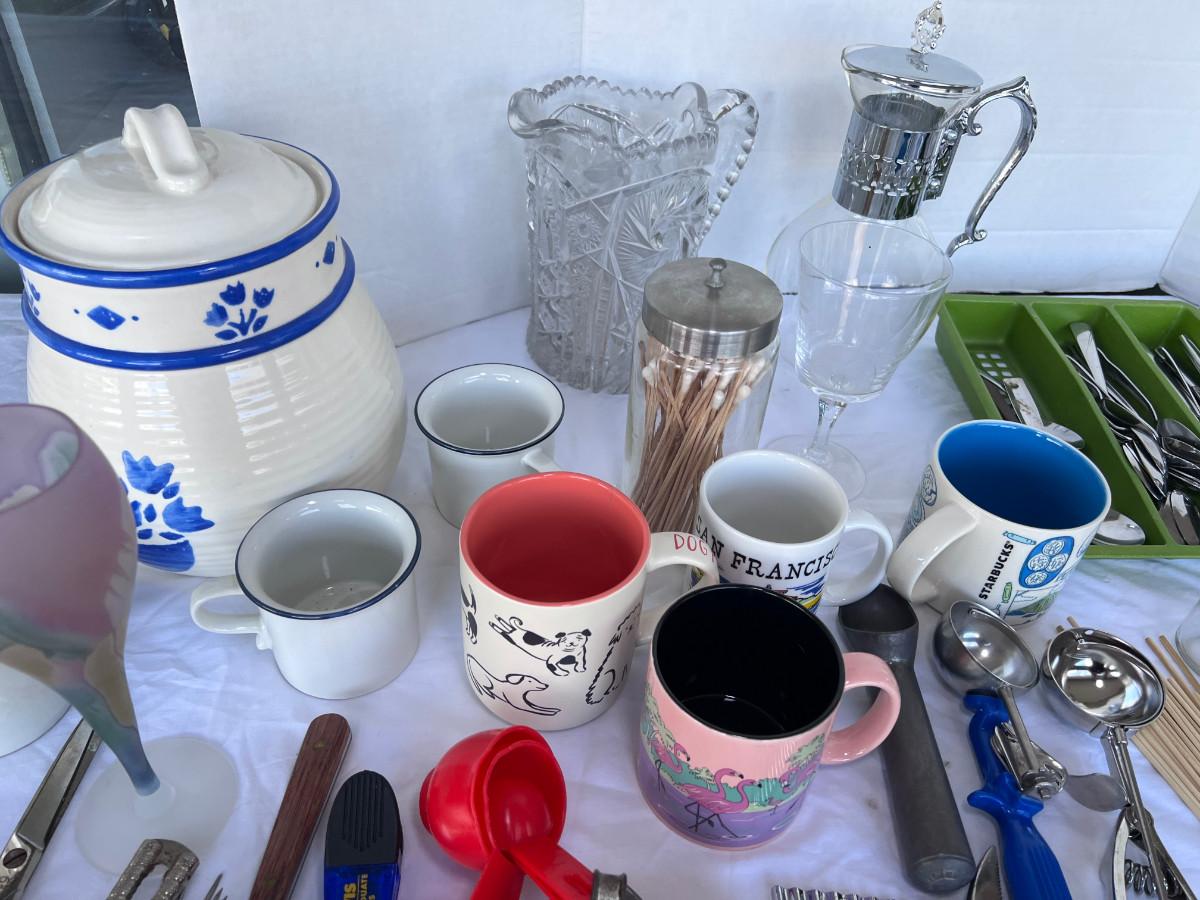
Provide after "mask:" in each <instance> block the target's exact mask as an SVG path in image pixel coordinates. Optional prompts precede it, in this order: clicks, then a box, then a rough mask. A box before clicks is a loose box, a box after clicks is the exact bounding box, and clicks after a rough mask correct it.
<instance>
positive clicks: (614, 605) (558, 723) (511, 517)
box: [459, 472, 717, 731]
mask: <svg viewBox="0 0 1200 900" xmlns="http://www.w3.org/2000/svg"><path fill="white" fill-rule="evenodd" d="M459 560H460V569H459V575H460V578H461V596H462V622H463V664H464V667H465V669H466V674H467V681H468V683H469V684H470V686H471V689H472V690H473V691H474V692H475V695H476V696H477V697H478V698H479V702H480V703H482V704H483V705H484V706H486V707H487V708H488V709H489V710H491V711H492V712H493V713H495V714H496V715H498V716H499V717H500V718H502V719H504V720H505V721H507V722H511V723H512V724H514V725H528V726H530V727H532V728H537V729H540V730H542V731H558V730H561V729H564V728H573V727H575V726H576V725H582V724H583V723H584V722H587V721H589V720H591V719H594V718H595V717H596V716H598V715H600V714H601V713H602V712H604V710H606V709H607V708H608V707H609V706H611V705H612V703H613V701H614V700H615V699H616V697H617V694H618V692H619V691H620V689H621V686H622V685H623V684H624V682H625V679H626V676H627V675H628V674H629V665H630V662H631V660H632V657H633V651H634V648H635V647H636V646H637V645H638V644H639V643H647V642H649V640H650V638H651V636H652V635H653V633H654V626H655V625H656V624H657V622H658V619H659V618H660V617H661V615H662V613H663V612H664V611H665V609H666V604H662V605H659V606H657V607H656V608H654V609H646V610H645V611H644V612H643V610H642V600H643V597H644V594H645V590H646V575H647V573H649V572H652V571H654V570H655V569H660V568H663V567H664V566H672V565H681V566H690V567H693V568H696V569H699V570H700V572H701V578H700V581H701V583H703V584H713V583H715V582H716V580H717V568H716V566H715V565H714V563H713V559H712V556H711V554H710V553H709V551H708V547H707V546H705V544H704V543H703V542H702V541H700V540H698V539H697V538H696V537H695V536H694V535H690V534H683V533H678V532H665V533H662V534H651V533H650V528H649V526H648V525H647V524H646V519H645V517H644V516H643V515H642V513H641V511H640V510H639V509H638V508H637V506H636V505H634V503H633V501H632V500H630V499H629V498H628V497H626V496H625V495H624V494H622V493H621V492H620V491H619V490H617V489H616V488H615V487H613V486H612V485H610V484H607V483H606V482H603V481H601V480H599V479H598V478H592V477H591V476H588V475H580V474H579V473H577V472H549V473H544V474H538V475H526V476H524V477H522V478H515V479H513V480H511V481H506V482H504V483H503V484H499V485H497V486H496V487H494V488H492V489H491V490H489V491H488V492H487V493H485V494H484V495H483V496H482V497H480V498H479V499H478V500H477V501H476V502H475V505H474V506H472V507H471V509H470V511H469V512H468V513H467V517H466V519H464V520H463V526H462V531H461V533H460V534H459ZM670 599H674V598H673V597H672V598H670Z"/></svg>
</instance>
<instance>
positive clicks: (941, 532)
mask: <svg viewBox="0 0 1200 900" xmlns="http://www.w3.org/2000/svg"><path fill="white" fill-rule="evenodd" d="M975 524H976V522H975V517H974V516H973V515H971V513H970V512H969V511H967V510H965V509H963V508H962V507H961V506H943V507H942V508H941V509H939V510H936V511H935V512H934V513H933V515H931V516H930V517H929V518H928V519H926V520H925V521H924V522H922V523H921V524H920V525H918V526H917V527H916V528H914V529H913V530H912V531H910V532H909V533H908V537H906V538H905V539H904V540H902V541H901V542H900V546H899V547H897V548H896V552H895V553H893V554H892V560H891V562H889V563H888V567H887V578H888V584H890V585H891V586H892V587H893V588H895V589H896V592H897V593H898V594H900V596H902V597H903V598H904V599H905V600H907V601H908V602H909V603H924V602H926V601H927V600H929V599H930V598H929V597H925V598H920V597H914V596H913V592H914V591H915V590H916V587H917V582H918V581H919V580H920V578H921V575H922V574H923V573H924V571H925V570H926V569H927V568H929V564H930V563H932V562H933V561H934V560H935V559H937V557H938V555H939V554H940V553H941V552H942V551H943V550H945V549H946V548H947V547H949V546H950V545H951V544H953V543H954V542H955V541H957V540H958V539H959V538H961V537H964V536H966V535H967V534H968V533H969V532H970V531H971V530H972V529H973V528H974V527H975Z"/></svg>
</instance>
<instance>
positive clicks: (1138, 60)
mask: <svg viewBox="0 0 1200 900" xmlns="http://www.w3.org/2000/svg"><path fill="white" fill-rule="evenodd" d="M924 3H925V0H910V2H906V3H899V2H896V0H840V2H837V3H830V2H822V0H749V2H746V3H741V4H736V3H730V2H729V0H721V2H718V0H653V2H646V0H606V2H599V0H514V2H510V3H503V4H501V3H487V2H483V0H457V2H454V0H451V2H442V3H435V2H428V0H406V2H382V0H376V2H372V3H328V2H324V0H259V2H256V3H253V4H247V3H244V2H240V0H179V2H178V6H179V14H180V19H181V24H182V33H183V37H184V42H185V44H186V48H187V54H188V64H189V67H190V69H191V73H192V82H193V85H194V87H195V92H196V100H197V105H198V108H199V111H200V116H201V119H202V121H203V122H204V123H205V124H208V125H213V126H218V127H223V128H233V129H237V130H240V131H245V132H250V133H254V134H262V135H268V136H272V137H277V138H281V139H283V140H286V141H290V142H293V143H296V144H299V145H301V146H303V147H305V148H307V149H309V150H311V151H313V152H314V153H316V154H317V155H319V156H321V157H322V158H324V159H325V160H326V161H327V162H328V163H329V164H330V165H331V166H332V167H333V169H334V171H335V172H336V173H337V175H338V177H339V179H340V180H341V182H342V186H343V189H344V191H343V193H344V205H343V213H342V220H341V221H342V224H341V227H342V229H343V232H344V233H345V234H346V236H347V237H348V239H349V240H350V241H351V243H352V244H353V245H354V248H355V253H356V256H357V257H358V259H359V260H361V268H362V272H363V274H364V276H365V278H366V281H367V283H368V285H369V286H370V288H371V291H372V294H373V296H374V297H375V299H376V301H377V302H378V303H379V305H380V306H381V307H382V309H383V311H384V315H385V316H386V317H387V320H388V323H389V325H390V327H391V329H392V333H393V335H394V336H395V337H396V339H397V341H398V342H403V341H406V340H411V339H413V338H415V337H419V336H421V335H425V334H430V333H433V332H435V331H438V330H440V329H443V328H446V327H449V326H451V325H454V324H457V323H461V322H465V321H469V320H472V319H475V318H478V317H480V316H483V315H487V314H491V313H495V312H498V311H501V310H505V309H511V308H513V307H516V306H519V305H521V304H523V303H526V302H528V285H527V281H526V269H527V265H526V232H525V227H524V219H523V216H524V169H523V163H522V158H521V147H520V142H519V141H518V140H517V139H516V138H515V137H514V136H513V135H512V134H511V133H510V132H509V130H508V126H507V122H506V118H505V109H506V105H507V101H508V97H509V95H510V94H511V92H512V91H514V90H516V89H518V88H521V87H525V86H531V85H532V86H538V87H540V86H541V85H543V84H545V83H547V82H549V81H551V80H553V79H555V78H557V77H559V76H561V75H566V74H574V73H577V72H583V73H594V74H597V75H600V76H603V77H607V78H609V79H610V80H613V81H615V82H617V83H620V84H623V85H635V86H637V85H644V86H649V87H657V88H670V87H673V86H674V85H675V84H677V83H679V82H680V81H686V80H695V81H698V82H700V83H701V84H703V85H705V86H706V87H710V88H715V87H730V86H732V87H738V88H742V89H744V90H747V91H749V92H750V93H751V94H752V95H753V96H754V97H755V99H756V100H757V101H758V103H759V106H760V111H761V116H762V126H761V129H760V132H759V140H758V144H757V146H756V149H755V151H754V153H753V155H752V156H751V158H750V162H749V165H748V166H747V168H746V170H745V173H744V176H743V178H742V181H741V183H740V184H739V185H738V188H737V190H736V191H735V192H734V194H733V196H732V198H731V200H730V202H729V204H728V205H727V207H726V210H725V211H724V212H723V213H722V216H721V218H720V219H719V220H718V221H717V223H716V227H715V228H714V230H713V232H712V235H711V237H710V238H709V240H708V242H707V243H706V244H705V248H704V249H705V251H706V252H708V253H712V254H719V255H725V256H728V257H731V258H733V259H738V260H742V261H744V262H747V263H750V264H752V265H756V266H761V265H762V264H763V263H764V261H765V259H766V253H767V250H768V249H769V247H770V245H771V242H772V240H773V239H774V237H775V235H776V234H777V233H778V231H779V229H780V228H781V227H782V225H783V224H784V223H785V222H786V221H788V220H789V219H790V218H791V217H793V216H794V215H796V214H798V213H799V212H801V211H802V210H804V209H805V208H807V207H808V206H809V205H810V204H811V203H812V202H813V201H814V200H816V199H817V198H818V197H820V196H822V195H824V194H825V193H827V192H828V190H829V188H830V185H831V183H832V178H833V173H834V166H835V164H836V161H837V156H838V153H839V152H840V148H841V143H842V140H843V138H844V136H845V130H846V124H847V119H848V116H849V110H850V99H849V93H848V92H847V90H846V86H845V82H844V80H843V78H842V73H841V67H840V65H839V63H838V59H839V54H840V51H841V48H842V47H843V46H845V45H846V44H850V43H857V42H869V41H875V42H882V43H904V42H906V41H907V40H908V38H909V32H910V30H911V26H912V20H913V18H914V16H915V15H916V13H917V11H918V10H919V9H920V7H921V6H922V5H923V4H924ZM945 13H946V17H947V22H948V30H947V32H946V35H945V37H944V38H943V40H942V42H941V45H940V46H939V50H942V51H944V52H946V53H947V54H950V55H952V56H955V57H957V58H959V59H962V60H964V61H966V62H968V63H969V64H970V65H972V66H973V67H974V68H975V69H977V70H978V71H979V72H980V74H981V75H983V76H984V79H985V81H986V82H987V83H989V84H990V83H996V82H999V81H1004V80H1007V79H1008V78H1010V77H1013V76H1016V75H1019V74H1025V75H1027V76H1028V77H1029V78H1030V80H1031V82H1032V89H1033V95H1034V97H1035V99H1036V101H1037V104H1038V107H1039V112H1040V127H1039V131H1038V136H1037V138H1036V140H1035V141H1034V144H1033V148H1032V150H1031V152H1030V155H1029V156H1028V157H1027V158H1026V160H1025V161H1024V163H1023V164H1022V166H1021V168H1020V169H1019V170H1018V171H1017V173H1016V175H1015V176H1014V177H1013V178H1012V179H1011V181H1010V183H1009V184H1008V185H1007V186H1006V188H1005V190H1004V192H1003V193H1001V194H1000V196H999V199H998V200H997V201H996V202H995V204H993V206H992V208H991V209H990V210H989V213H988V215H987V216H986V217H985V219H984V226H985V227H987V228H988V229H989V230H990V232H991V236H990V237H989V238H988V240H987V242H986V243H984V244H983V245H981V246H978V247H973V248H970V249H969V250H967V251H965V252H963V253H961V254H959V255H958V256H957V257H956V259H955V264H956V266H957V269H958V272H957V276H956V279H955V282H954V284H953V285H952V289H954V290H977V291H990V290H1023V291H1040V290H1064V291H1072V290H1075V291H1111V290H1128V289H1135V288H1141V287H1147V286H1150V285H1152V284H1154V283H1155V281H1156V280H1157V276H1158V271H1159V269H1160V268H1161V266H1162V263H1163V260H1164V259H1165V258H1166V255H1167V251H1168V249H1169V247H1170V243H1171V240H1172V237H1173V236H1174V234H1175V231H1176V230H1177V228H1178V227H1179V224H1180V222H1182V220H1183V218H1184V215H1185V214H1186V212H1187V209H1188V207H1189V206H1190V204H1191V202H1192V199H1193V198H1194V197H1195V196H1196V192H1197V188H1198V187H1200V168H1198V167H1196V166H1195V165H1194V159H1193V157H1194V147H1195V146H1196V145H1197V143H1198V142H1200V91H1198V90H1197V89H1196V87H1195V84H1196V76H1197V73H1198V66H1200V63H1198V62H1197V58H1196V55H1195V52H1194V39H1195V34H1196V31H1197V27H1200V6H1198V5H1196V4H1195V3H1193V2H1189V0H1159V2H1156V3H1154V4H1143V5H1140V6H1139V5H1137V4H1134V5H1130V4H1129V3H1128V2H1125V0H1056V2H1053V3H1046V2H1044V0H971V2H970V3H967V2H964V0H947V2H946V11H945ZM1010 105H1011V104H1009V103H996V104H993V105H991V106H990V107H989V108H988V110H987V112H986V113H985V114H984V115H983V116H982V117H981V120H982V124H983V125H984V134H983V136H981V137H980V138H977V139H974V140H971V141H967V142H966V146H964V147H963V149H962V151H961V152H960V153H959V155H958V158H957V160H956V161H955V164H954V170H953V173H952V175H951V177H950V179H949V186H948V188H947V191H946V194H945V195H944V196H943V197H942V198H941V199H940V200H939V201H937V202H936V203H934V204H930V206H929V207H927V212H928V217H929V219H930V222H931V224H932V226H933V227H934V229H935V230H936V231H937V232H938V233H939V234H944V235H945V236H946V237H949V236H950V235H952V234H956V233H957V232H958V231H959V230H960V229H961V226H962V223H963V220H964V218H965V215H966V211H967V210H968V209H969V208H970V206H971V204H972V202H973V201H974V199H975V197H976V195H977V194H978V191H979V189H980V186H981V185H982V183H983V182H984V181H985V180H986V179H987V178H988V177H989V176H990V174H991V172H992V171H993V169H994V168H995V165H996V163H997V161H998V160H999V159H1000V158H1001V156H1002V155H1003V154H1004V152H1005V151H1006V150H1007V148H1008V144H1009V139H1010V136H1011V129H1012V128H1013V127H1015V123H1016V114H1015V110H1012V109H1006V108H1005V107H1008V106H1010Z"/></svg>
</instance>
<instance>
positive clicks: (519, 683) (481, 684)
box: [467, 653, 562, 716]
mask: <svg viewBox="0 0 1200 900" xmlns="http://www.w3.org/2000/svg"><path fill="white" fill-rule="evenodd" d="M467 677H468V678H470V679H471V684H472V686H473V687H474V688H475V690H477V691H478V692H479V695H480V696H481V697H488V698H490V699H492V700H499V701H501V702H502V703H507V704H508V705H509V706H511V707H512V708H513V709H519V710H520V711H521V712H527V713H533V714H534V715H535V716H557V715H558V714H559V713H560V712H562V710H561V709H555V708H554V707H552V706H538V705H537V704H536V703H534V702H533V701H531V700H530V699H529V695H530V694H532V693H535V692H536V691H544V690H546V688H548V687H549V686H550V685H548V684H546V682H544V681H539V680H538V679H537V678H534V677H533V676H532V675H522V674H521V673H519V672H515V673H513V674H511V675H505V676H504V677H503V678H497V677H496V676H495V675H493V674H492V673H491V672H489V671H488V670H487V669H485V668H484V667H483V666H482V665H481V664H480V662H479V660H477V659H476V658H475V657H473V656H472V655H471V654H470V653H468V654H467Z"/></svg>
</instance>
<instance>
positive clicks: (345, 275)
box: [21, 240, 354, 372]
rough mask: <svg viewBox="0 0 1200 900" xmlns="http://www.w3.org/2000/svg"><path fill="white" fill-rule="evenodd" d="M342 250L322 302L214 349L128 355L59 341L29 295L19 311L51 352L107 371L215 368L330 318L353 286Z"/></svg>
mask: <svg viewBox="0 0 1200 900" xmlns="http://www.w3.org/2000/svg"><path fill="white" fill-rule="evenodd" d="M342 250H343V251H344V255H345V258H346V265H345V267H344V268H343V269H342V274H341V276H340V277H339V278H338V280H337V284H335V285H334V286H333V290H332V291H331V292H330V293H329V295H328V296H327V297H325V299H324V300H322V301H321V302H320V303H318V304H317V305H316V306H314V307H313V308H312V309H310V310H308V311H307V312H305V313H302V314H301V315H299V316H297V317H296V318H294V319H292V320H291V321H290V322H286V323H284V324H283V325H280V326H279V327H278V328H274V329H272V330H270V331H264V332H262V333H261V334H256V335H252V336H250V337H248V338H246V339H245V340H242V341H238V342H237V343H234V344H222V345H221V346H219V347H204V348H201V349H197V350H179V351H175V352H173V353H133V352H129V351H125V350H109V349H106V348H103V347H91V346H89V345H87V344H83V343H80V342H79V341H73V340H71V339H70V338H67V337H63V336H62V335H61V334H59V333H58V332H56V331H51V330H50V329H49V328H47V327H46V326H45V325H44V324H43V323H42V320H41V319H39V318H38V317H37V315H36V313H34V311H33V306H32V304H31V302H30V298H29V295H28V293H26V294H25V295H24V297H23V298H22V302H21V313H22V314H23V315H24V317H25V324H26V325H28V326H29V333H30V334H32V335H33V336H34V337H36V338H37V339H38V340H39V341H41V342H42V343H43V344H45V345H46V346H47V347H49V348H50V349H51V350H54V351H55V352H57V353H60V354H62V355H63V356H67V357H70V358H71V359H77V360H79V361H80V362H86V363H92V364H94V365H98V366H106V367H108V368H110V369H136V370H140V371H154V372H165V371H172V370H176V369H200V368H204V367H205V366H219V365H222V364H224V363H231V362H235V361H237V360H239V359H245V358H247V357H250V356H257V355H259V354H260V353H266V352H267V351H269V350H274V349H275V348H277V347H281V346H283V345H284V344H288V343H291V342H292V341H294V340H296V338H298V337H301V336H303V335H305V334H308V332H310V331H312V330H313V329H314V328H316V327H317V326H318V325H320V324H321V323H322V322H324V321H325V320H326V319H328V318H329V317H330V316H331V315H333V313H334V312H335V311H336V310H337V308H338V307H339V306H341V305H342V301H343V300H345V299H346V295H347V294H348V293H349V292H350V288H351V286H352V285H353V284H354V254H353V253H351V252H350V246H349V245H348V244H347V243H346V242H345V241H344V240H343V241H342Z"/></svg>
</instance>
